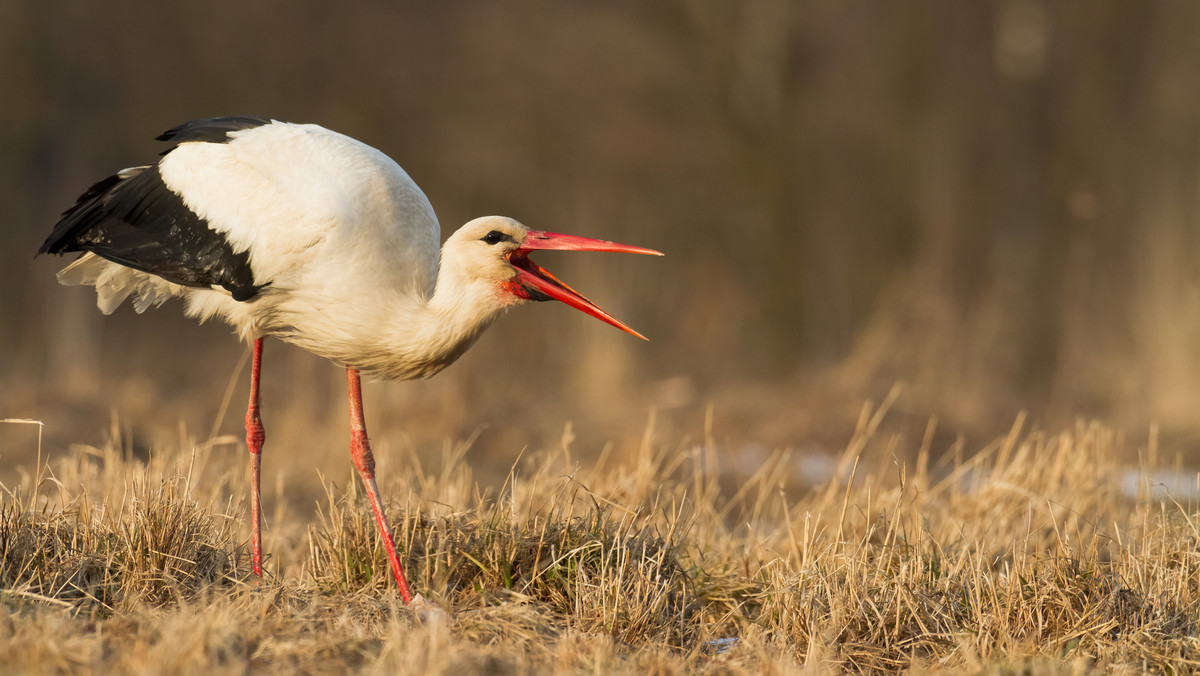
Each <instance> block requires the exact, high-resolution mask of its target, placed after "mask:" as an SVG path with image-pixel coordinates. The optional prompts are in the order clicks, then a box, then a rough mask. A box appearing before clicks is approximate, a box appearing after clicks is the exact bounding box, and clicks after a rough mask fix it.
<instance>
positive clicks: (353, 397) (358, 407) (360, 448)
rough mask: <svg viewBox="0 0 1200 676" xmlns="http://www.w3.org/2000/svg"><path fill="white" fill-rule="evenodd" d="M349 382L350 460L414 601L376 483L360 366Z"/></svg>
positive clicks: (403, 590)
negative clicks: (364, 414) (359, 372)
mask: <svg viewBox="0 0 1200 676" xmlns="http://www.w3.org/2000/svg"><path fill="white" fill-rule="evenodd" d="M346 384H347V386H348V389H349V392H350V459H351V460H353V461H354V467H355V468H356V469H358V476H360V477H362V482H363V486H364V487H366V489H367V499H368V500H370V501H371V510H372V511H373V512H375V523H376V525H378V526H379V536H380V537H381V538H383V546H384V548H385V549H386V550H387V556H388V561H390V562H391V564H392V574H393V575H395V576H396V586H398V587H399V588H400V597H401V598H403V599H404V602H405V603H408V602H409V601H412V593H411V592H409V590H408V580H406V579H405V578H404V570H403V569H401V567H400V558H399V557H398V556H396V542H395V540H393V539H392V529H391V527H390V526H388V522H387V518H386V517H385V516H384V515H383V501H382V500H380V498H379V486H378V485H376V483H375V456H373V455H371V444H370V442H368V441H367V423H366V420H364V419H363V407H362V383H361V381H360V380H359V377H358V370H357V369H346Z"/></svg>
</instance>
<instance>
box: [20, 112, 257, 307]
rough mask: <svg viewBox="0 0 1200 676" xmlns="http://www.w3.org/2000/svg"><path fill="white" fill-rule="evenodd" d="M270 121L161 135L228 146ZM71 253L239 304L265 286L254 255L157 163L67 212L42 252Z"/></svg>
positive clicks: (111, 182)
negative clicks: (214, 223) (215, 290)
mask: <svg viewBox="0 0 1200 676" xmlns="http://www.w3.org/2000/svg"><path fill="white" fill-rule="evenodd" d="M269 123H270V120H269V119H267V118H260V117H250V116H242V117H228V118H209V119H205V120H195V121H193V122H188V123H185V124H182V125H180V126H178V127H175V128H173V129H171V130H169V131H167V132H166V133H164V134H163V135H162V136H161V137H159V138H160V139H161V140H165V141H173V142H175V143H176V144H178V143H187V142H209V143H214V142H215V143H224V142H226V141H228V140H229V139H228V136H227V134H228V133H229V132H230V131H236V130H239V129H249V128H251V127H255V126H259V125H262V124H269ZM173 148H174V146H172V149H173ZM168 152H169V151H168ZM74 251H91V252H93V253H95V254H96V255H98V256H102V257H104V258H106V259H108V260H110V261H113V262H114V263H119V264H121V265H124V266H127V267H130V268H133V269H135V270H140V271H142V272H148V273H150V274H153V275H157V276H159V277H162V278H163V279H166V280H167V281H170V282H174V283H176V284H181V285H183V286H193V287H211V286H220V287H223V288H225V289H226V290H228V291H229V292H230V293H231V294H232V295H233V297H234V299H236V300H239V301H244V300H250V299H252V298H254V297H255V296H256V295H258V293H259V292H260V291H261V290H262V289H263V287H264V286H266V284H257V285H256V284H255V283H254V273H253V271H252V270H251V269H250V257H249V254H248V253H247V252H245V251H242V252H240V253H235V252H234V251H233V247H232V246H231V245H230V244H229V241H228V240H226V239H225V237H224V236H223V235H222V234H221V233H219V232H217V231H215V230H213V229H212V228H211V227H209V224H208V222H207V221H206V220H205V219H203V218H201V217H200V216H199V215H197V214H196V213H195V212H193V211H192V210H191V209H189V208H188V206H187V205H186V204H184V202H183V198H181V197H180V196H179V195H178V194H177V193H175V192H174V191H172V190H171V189H169V188H168V187H167V185H166V184H165V183H164V182H163V180H162V174H160V173H159V171H158V167H157V166H150V167H139V168H137V169H132V170H125V171H123V172H121V173H119V174H115V175H113V176H109V177H108V178H106V179H104V180H102V181H99V182H97V183H96V184H95V185H93V186H91V187H90V188H88V189H87V191H86V192H84V193H83V195H81V196H80V197H79V200H78V201H77V202H76V203H75V206H73V207H71V208H70V209H68V210H67V211H65V212H64V213H63V217H62V219H61V220H59V222H58V224H57V225H55V226H54V230H53V231H52V232H51V233H50V236H49V237H48V238H47V239H46V241H45V243H43V244H42V246H41V248H40V249H39V250H38V253H39V254H44V253H49V254H62V253H69V252H74Z"/></svg>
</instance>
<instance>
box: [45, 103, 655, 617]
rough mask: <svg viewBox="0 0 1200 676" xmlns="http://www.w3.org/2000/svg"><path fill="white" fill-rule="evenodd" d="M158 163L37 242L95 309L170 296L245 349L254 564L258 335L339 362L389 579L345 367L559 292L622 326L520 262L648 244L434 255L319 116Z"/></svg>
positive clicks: (398, 197)
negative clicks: (215, 321) (91, 297)
mask: <svg viewBox="0 0 1200 676" xmlns="http://www.w3.org/2000/svg"><path fill="white" fill-rule="evenodd" d="M159 140H163V141H169V142H172V143H173V144H174V145H173V146H172V147H171V148H169V149H168V150H167V151H166V152H164V153H163V156H162V158H161V159H160V160H159V162H158V163H157V164H155V165H148V166H145V167H135V168H132V169H126V170H123V171H121V172H119V173H118V174H116V175H114V176H112V177H109V178H107V179H105V180H103V181H100V182H99V183H97V184H96V185H94V186H92V188H90V189H89V190H88V191H87V192H86V193H85V194H84V195H83V196H81V197H80V199H79V201H78V203H77V204H76V205H75V206H74V207H72V208H71V209H70V210H68V211H67V212H66V213H65V214H64V215H63V218H62V220H61V221H59V223H58V225H57V226H56V227H55V229H54V231H53V232H52V233H51V235H50V237H49V238H48V239H47V240H46V243H45V244H43V246H42V249H41V253H65V252H71V251H81V252H84V253H83V255H82V256H81V257H80V258H79V259H78V260H76V261H75V262H74V263H72V264H71V265H69V266H67V267H66V268H64V269H63V270H62V272H60V273H59V279H60V280H61V281H62V282H63V283H66V284H89V285H93V286H95V287H96V291H97V295H98V300H97V304H98V305H99V307H100V309H101V310H102V311H104V312H105V313H106V314H107V313H110V312H112V311H113V310H114V309H115V308H116V307H118V306H119V305H120V304H121V303H122V302H123V301H124V300H126V299H127V298H131V297H132V299H133V305H134V308H135V309H136V310H137V311H138V312H142V311H143V310H145V309H146V308H147V307H151V306H154V305H158V304H160V303H162V302H163V301H165V300H167V299H168V298H171V297H175V296H179V297H182V298H183V299H184V301H185V304H186V307H185V311H186V312H187V314H189V315H191V316H194V317H197V318H199V319H201V320H204V319H208V318H211V317H219V318H221V319H223V320H225V321H227V322H228V323H230V324H231V325H233V326H234V327H235V328H236V329H237V331H238V333H239V334H240V335H241V337H242V338H243V339H246V340H249V341H252V342H253V343H254V361H253V367H252V371H251V396H250V406H249V410H248V411H247V416H246V432H247V446H248V448H249V450H250V454H251V475H252V481H251V485H252V493H253V495H252V497H251V521H252V527H251V530H252V546H253V549H254V567H255V572H256V573H259V574H260V573H261V554H260V532H259V531H260V527H259V511H260V507H259V497H258V493H259V489H258V485H259V478H258V469H259V463H260V459H261V449H262V444H263V440H264V438H265V435H264V433H263V427H262V422H261V419H260V417H259V414H258V380H259V369H260V363H261V355H262V338H263V337H264V336H268V335H271V336H276V337H278V338H280V339H282V340H285V341H288V342H291V343H295V344H296V345H299V346H300V347H303V348H304V349H306V350H309V351H310V352H313V353H314V354H317V355H320V356H322V357H325V358H327V359H330V360H332V361H334V362H335V363H337V364H340V365H343V366H345V367H346V368H347V379H348V388H349V394H350V408H351V455H352V458H353V460H354V464H355V466H356V467H357V468H358V470H359V473H360V475H361V477H362V479H363V482H364V485H365V486H366V488H367V493H368V497H369V498H370V500H371V504H372V508H373V510H374V512H375V516H376V520H377V522H378V524H379V527H380V531H381V536H382V537H383V539H384V540H385V545H386V547H387V549H388V553H389V557H390V558H391V563H392V568H393V572H394V573H395V576H396V580H397V583H398V585H399V586H400V589H401V593H402V595H403V596H404V598H405V600H406V601H407V600H408V599H409V597H410V595H409V591H408V588H407V583H406V581H405V579H404V576H403V573H402V571H401V568H400V564H399V560H398V558H397V557H396V554H395V551H394V545H393V543H392V537H391V533H390V529H389V528H388V524H387V521H386V519H385V518H384V514H383V509H382V502H381V501H380V499H379V492H378V489H377V488H376V486H375V479H374V459H373V457H372V455H371V451H370V447H369V445H368V443H367V436H366V426H365V422H364V420H363V415H362V402H361V393H360V387H359V372H364V373H368V374H371V375H376V376H379V377H382V378H387V379H399V380H404V379H411V378H427V377H429V376H432V375H434V374H436V373H437V372H439V371H441V370H442V369H443V368H445V367H446V366H448V365H449V364H451V363H452V362H454V360H455V359H457V358H458V357H459V356H460V355H462V353H463V352H464V351H466V349H467V348H469V347H470V346H471V344H472V343H474V341H475V340H476V339H477V338H478V337H479V335H480V333H482V332H483V330H484V329H486V328H487V327H488V326H489V325H490V324H491V323H492V321H494V320H495V319H496V318H497V317H498V316H499V315H500V314H502V313H503V312H504V310H505V309H507V308H508V307H511V306H513V305H516V304H519V303H522V302H526V301H529V300H551V299H555V300H561V301H563V302H565V303H567V304H569V305H571V306H573V307H576V308H578V309H580V310H582V311H584V312H587V313H588V314H591V315H593V316H595V317H598V318H600V319H602V320H604V321H606V322H609V323H611V324H613V325H614V326H617V327H619V328H622V329H624V330H626V331H629V332H630V333H634V335H638V334H636V333H635V332H633V331H632V330H631V329H629V327H627V326H625V325H624V324H622V323H621V322H619V321H618V320H616V319H614V318H613V317H611V316H610V315H608V314H607V313H605V312H604V311H603V310H601V309H600V308H598V307H597V306H595V305H594V304H592V303H591V302H590V301H588V300H587V299H585V298H583V297H582V296H580V295H579V294H577V293H576V292H574V291H573V290H572V289H570V287H567V286H566V285H564V284H562V283H561V282H559V281H558V280H557V279H556V278H554V277H553V276H552V275H550V274H549V273H548V272H546V271H545V270H543V269H542V268H540V267H539V266H537V264H535V263H533V262H532V261H530V260H529V259H528V252H529V251H532V250H537V249H573V250H591V251H625V252H632V253H657V252H654V251H651V250H649V249H642V248H639V247H630V246H626V245H620V244H613V243H611V242H602V241H599V240H590V239H585V238H579V237H572V236H569V235H558V234H555V233H544V232H537V231H532V230H529V229H528V228H526V227H525V226H523V225H521V224H520V223H517V222H516V221H513V220H512V219H507V218H502V217H495V216H491V217H485V218H480V219H476V220H474V221H471V222H470V223H468V224H466V225H465V226H463V227H462V228H461V229H459V230H458V231H457V232H456V233H454V234H453V235H452V236H451V237H450V238H449V239H448V240H447V241H446V243H445V245H444V246H443V247H442V255H441V257H440V264H439V255H438V242H439V239H440V229H439V226H438V222H437V218H436V216H435V215H434V211H433V208H432V206H431V205H430V204H429V200H428V199H427V198H426V197H425V195H424V193H423V192H421V190H420V188H418V187H417V185H416V184H415V183H414V182H413V181H412V179H411V178H409V176H408V174H406V173H405V172H404V170H403V169H401V168H400V167H399V166H398V165H397V164H396V163H395V162H393V161H392V160H391V159H389V158H388V157H387V156H386V155H384V154H383V153H381V152H379V151H378V150H376V149H374V148H371V147H370V146H367V145H365V144H363V143H360V142H358V141H355V140H354V139H351V138H349V137H347V136H343V135H341V134H338V133H335V132H332V131H329V130H327V129H324V128H322V127H318V126H316V125H294V124H287V123H282V122H277V121H272V120H268V119H266V118H259V117H232V118H212V119H206V120H197V121H194V122H189V123H186V124H183V125H180V126H179V127H176V128H174V129H172V130H170V131H168V132H166V133H164V134H163V135H162V136H160V137H159Z"/></svg>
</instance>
